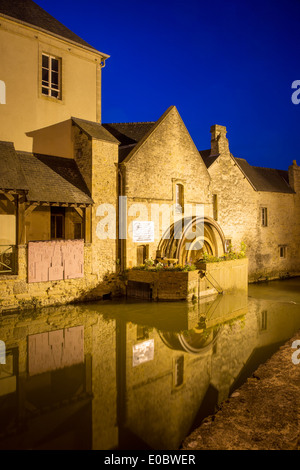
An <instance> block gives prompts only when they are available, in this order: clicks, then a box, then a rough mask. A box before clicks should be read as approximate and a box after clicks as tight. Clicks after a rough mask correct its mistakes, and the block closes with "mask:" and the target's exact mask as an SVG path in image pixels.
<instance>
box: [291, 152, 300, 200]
mask: <svg viewBox="0 0 300 470" xmlns="http://www.w3.org/2000/svg"><path fill="white" fill-rule="evenodd" d="M289 183H290V186H291V188H293V190H294V191H295V192H296V193H298V194H300V166H298V165H297V162H296V160H294V161H293V164H292V165H291V166H289Z"/></svg>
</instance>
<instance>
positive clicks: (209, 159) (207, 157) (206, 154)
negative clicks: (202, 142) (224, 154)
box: [199, 149, 219, 168]
mask: <svg viewBox="0 0 300 470" xmlns="http://www.w3.org/2000/svg"><path fill="white" fill-rule="evenodd" d="M210 152H211V151H210V149H208V150H199V153H200V155H201V157H202V160H203V161H204V163H205V165H206V168H209V167H210V166H211V165H212V164H213V163H214V161H215V160H217V158H218V156H219V155H211V154H210Z"/></svg>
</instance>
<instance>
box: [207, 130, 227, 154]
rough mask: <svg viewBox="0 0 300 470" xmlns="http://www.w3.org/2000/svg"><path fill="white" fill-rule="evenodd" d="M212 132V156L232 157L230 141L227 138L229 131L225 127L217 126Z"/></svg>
mask: <svg viewBox="0 0 300 470" xmlns="http://www.w3.org/2000/svg"><path fill="white" fill-rule="evenodd" d="M210 132H211V147H210V148H211V151H210V154H211V155H219V154H226V155H230V151H229V144H228V139H227V138H226V134H227V130H226V127H225V126H219V125H217V124H215V125H214V126H211V128H210Z"/></svg>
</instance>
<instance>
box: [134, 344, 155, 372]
mask: <svg viewBox="0 0 300 470" xmlns="http://www.w3.org/2000/svg"><path fill="white" fill-rule="evenodd" d="M153 358H154V339H149V340H148V341H144V342H143V343H138V344H135V345H134V346H133V347H132V366H133V367H135V366H138V365H140V364H143V363H144V362H148V361H153Z"/></svg>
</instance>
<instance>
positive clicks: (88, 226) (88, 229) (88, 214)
mask: <svg viewBox="0 0 300 470" xmlns="http://www.w3.org/2000/svg"><path fill="white" fill-rule="evenodd" d="M84 240H85V242H86V243H92V206H88V207H86V208H85V220H84Z"/></svg>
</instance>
